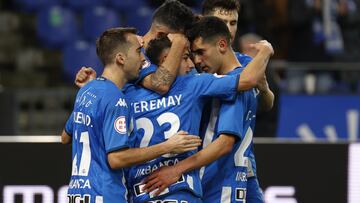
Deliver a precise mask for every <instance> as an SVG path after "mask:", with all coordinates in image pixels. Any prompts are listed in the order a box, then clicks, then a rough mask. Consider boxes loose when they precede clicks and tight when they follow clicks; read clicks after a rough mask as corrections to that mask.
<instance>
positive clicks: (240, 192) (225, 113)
mask: <svg viewBox="0 0 360 203" xmlns="http://www.w3.org/2000/svg"><path fill="white" fill-rule="evenodd" d="M189 37H190V41H191V42H192V51H193V53H194V54H195V63H197V64H198V65H199V66H200V67H201V68H202V69H203V70H204V71H206V72H210V73H214V72H217V73H220V74H228V75H238V74H240V73H241V72H242V71H243V70H244V71H245V70H246V69H247V68H245V69H243V67H242V64H241V63H240V62H239V60H238V59H237V57H236V54H235V53H234V52H233V51H232V48H231V42H230V32H229V31H228V29H227V27H226V26H225V24H224V23H223V22H222V21H221V20H220V19H218V18H215V17H205V18H203V19H201V20H200V22H198V23H196V24H195V25H194V28H193V29H191V30H190V32H189ZM253 46H255V47H261V49H258V51H259V52H258V55H257V56H261V55H264V56H267V57H265V60H264V61H263V62H264V63H267V61H268V60H269V56H270V55H271V54H272V53H273V49H272V47H271V45H270V44H268V43H267V42H265V41H261V42H259V43H258V44H256V45H253ZM240 78H241V77H240ZM257 94H258V93H257V91H256V90H255V89H252V90H249V91H245V92H244V93H242V94H238V96H237V99H236V101H235V102H234V101H233V102H223V104H222V106H221V110H220V113H219V104H218V102H214V103H215V104H214V105H213V110H212V112H211V114H212V117H210V119H211V120H210V121H209V125H208V128H207V129H206V134H205V138H204V145H205V147H204V148H203V149H202V150H201V151H200V152H198V153H197V154H195V155H193V156H191V157H189V158H187V159H185V160H183V161H180V162H179V163H177V164H176V165H175V166H171V167H162V168H161V169H159V170H158V171H156V172H154V173H153V174H152V175H151V176H150V177H148V178H147V180H146V181H145V182H146V183H147V184H146V185H145V187H144V189H147V190H148V191H153V190H154V189H155V188H158V190H157V193H156V194H158V193H159V192H161V191H162V190H163V188H166V187H167V186H168V185H170V184H173V182H175V181H176V180H178V179H179V177H181V174H183V173H186V172H188V171H191V170H193V169H199V168H200V167H202V166H205V165H207V164H210V163H211V162H213V161H214V162H213V163H211V164H210V165H209V166H208V167H207V168H206V170H205V172H204V171H202V173H201V175H203V181H202V183H203V184H202V185H203V190H204V199H203V200H204V202H236V201H238V202H245V197H246V190H247V178H246V174H247V172H248V163H247V162H248V158H247V157H248V156H251V155H250V151H251V150H252V131H253V127H254V122H255V114H256V105H257V102H256V97H257ZM217 117H218V118H217ZM235 118H236V119H235ZM225 154H227V156H224V155H225ZM217 159H218V160H217ZM216 160H217V161H216ZM250 166H251V164H250ZM254 171H255V170H252V169H250V170H249V172H254ZM249 202H255V201H251V200H250V201H249Z"/></svg>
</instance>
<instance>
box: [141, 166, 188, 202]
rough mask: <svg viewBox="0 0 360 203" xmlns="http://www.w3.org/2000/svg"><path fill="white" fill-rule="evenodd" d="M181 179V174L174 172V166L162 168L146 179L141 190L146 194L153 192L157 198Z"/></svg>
mask: <svg viewBox="0 0 360 203" xmlns="http://www.w3.org/2000/svg"><path fill="white" fill-rule="evenodd" d="M180 177H181V173H180V172H179V171H178V170H176V167H175V166H163V167H161V168H159V169H158V170H156V171H154V172H153V173H151V174H150V175H149V176H148V177H146V179H145V181H144V183H145V186H144V187H143V190H145V191H146V192H147V193H150V192H152V191H155V190H156V191H155V193H154V194H155V196H158V195H159V194H160V193H161V192H163V191H164V190H165V189H166V188H167V187H169V186H170V185H171V184H174V183H176V182H177V181H178V180H179V179H180Z"/></svg>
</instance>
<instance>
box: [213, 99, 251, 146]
mask: <svg viewBox="0 0 360 203" xmlns="http://www.w3.org/2000/svg"><path fill="white" fill-rule="evenodd" d="M244 109H245V103H244V96H243V95H242V94H239V95H238V96H237V98H236V100H235V101H231V102H228V101H225V102H222V103H221V107H220V112H219V119H218V126H217V127H218V128H217V129H218V130H217V131H218V133H217V134H218V135H220V134H231V135H234V136H236V137H238V138H240V139H241V140H242V139H243V137H244V127H243V126H244V114H245V113H244Z"/></svg>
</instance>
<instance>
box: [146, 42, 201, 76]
mask: <svg viewBox="0 0 360 203" xmlns="http://www.w3.org/2000/svg"><path fill="white" fill-rule="evenodd" d="M170 49H171V41H170V39H169V38H168V37H167V36H162V37H159V38H156V39H153V40H151V41H150V42H149V45H148V46H147V49H146V56H147V57H148V58H149V60H150V61H151V63H153V64H155V65H157V66H160V65H161V64H162V63H164V61H165V60H166V58H167V57H168V56H169V52H170ZM194 66H195V65H194V63H193V61H192V60H191V57H190V49H185V51H184V53H183V56H182V59H181V63H180V67H179V68H178V74H177V75H186V74H189V73H190V72H191V70H192V69H193V68H194Z"/></svg>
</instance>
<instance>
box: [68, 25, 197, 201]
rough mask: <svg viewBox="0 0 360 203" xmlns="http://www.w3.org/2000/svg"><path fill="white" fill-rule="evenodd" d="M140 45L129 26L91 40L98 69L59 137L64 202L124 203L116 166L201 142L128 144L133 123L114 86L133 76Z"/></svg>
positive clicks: (178, 139) (181, 137) (177, 139)
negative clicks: (66, 167) (64, 154)
mask: <svg viewBox="0 0 360 203" xmlns="http://www.w3.org/2000/svg"><path fill="white" fill-rule="evenodd" d="M141 48H142V46H141V45H140V43H139V40H138V37H137V35H136V29H134V28H113V29H109V30H107V31H105V32H104V33H103V34H102V35H101V37H100V38H99V40H98V41H97V54H98V56H99V58H100V59H101V61H102V63H103V64H104V72H103V74H102V76H101V77H99V78H97V79H96V80H93V81H91V82H89V83H88V84H87V85H85V86H84V87H82V88H81V89H80V90H79V92H78V94H77V96H76V100H75V105H74V110H73V112H72V114H71V116H70V118H69V119H68V121H67V123H66V126H65V129H64V131H63V133H62V135H61V140H62V143H64V144H66V143H72V160H73V163H72V173H71V179H70V184H69V189H68V200H69V202H89V203H90V202H92V203H100V202H101V203H102V202H127V189H126V187H125V176H124V171H123V169H122V168H124V167H128V166H131V165H134V164H138V163H142V162H146V161H149V160H152V159H154V158H156V157H158V156H161V155H163V154H168V153H182V152H186V151H189V150H194V149H196V148H197V146H199V145H200V143H201V141H200V139H199V138H198V137H197V136H191V135H188V134H186V133H178V134H177V135H175V136H172V137H171V138H170V139H168V140H167V141H165V142H162V143H159V144H156V145H154V146H151V147H145V148H141V149H137V148H130V147H131V144H130V143H129V140H130V139H131V138H132V136H134V135H133V128H134V123H133V122H132V115H131V111H130V108H131V106H130V103H128V102H127V98H126V96H125V95H124V94H123V93H122V91H121V90H120V88H122V87H123V86H124V85H125V83H127V82H128V81H129V80H132V79H134V78H136V77H137V76H138V74H139V71H140V68H141V64H142V61H143V60H144V55H143V54H142V52H141Z"/></svg>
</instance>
